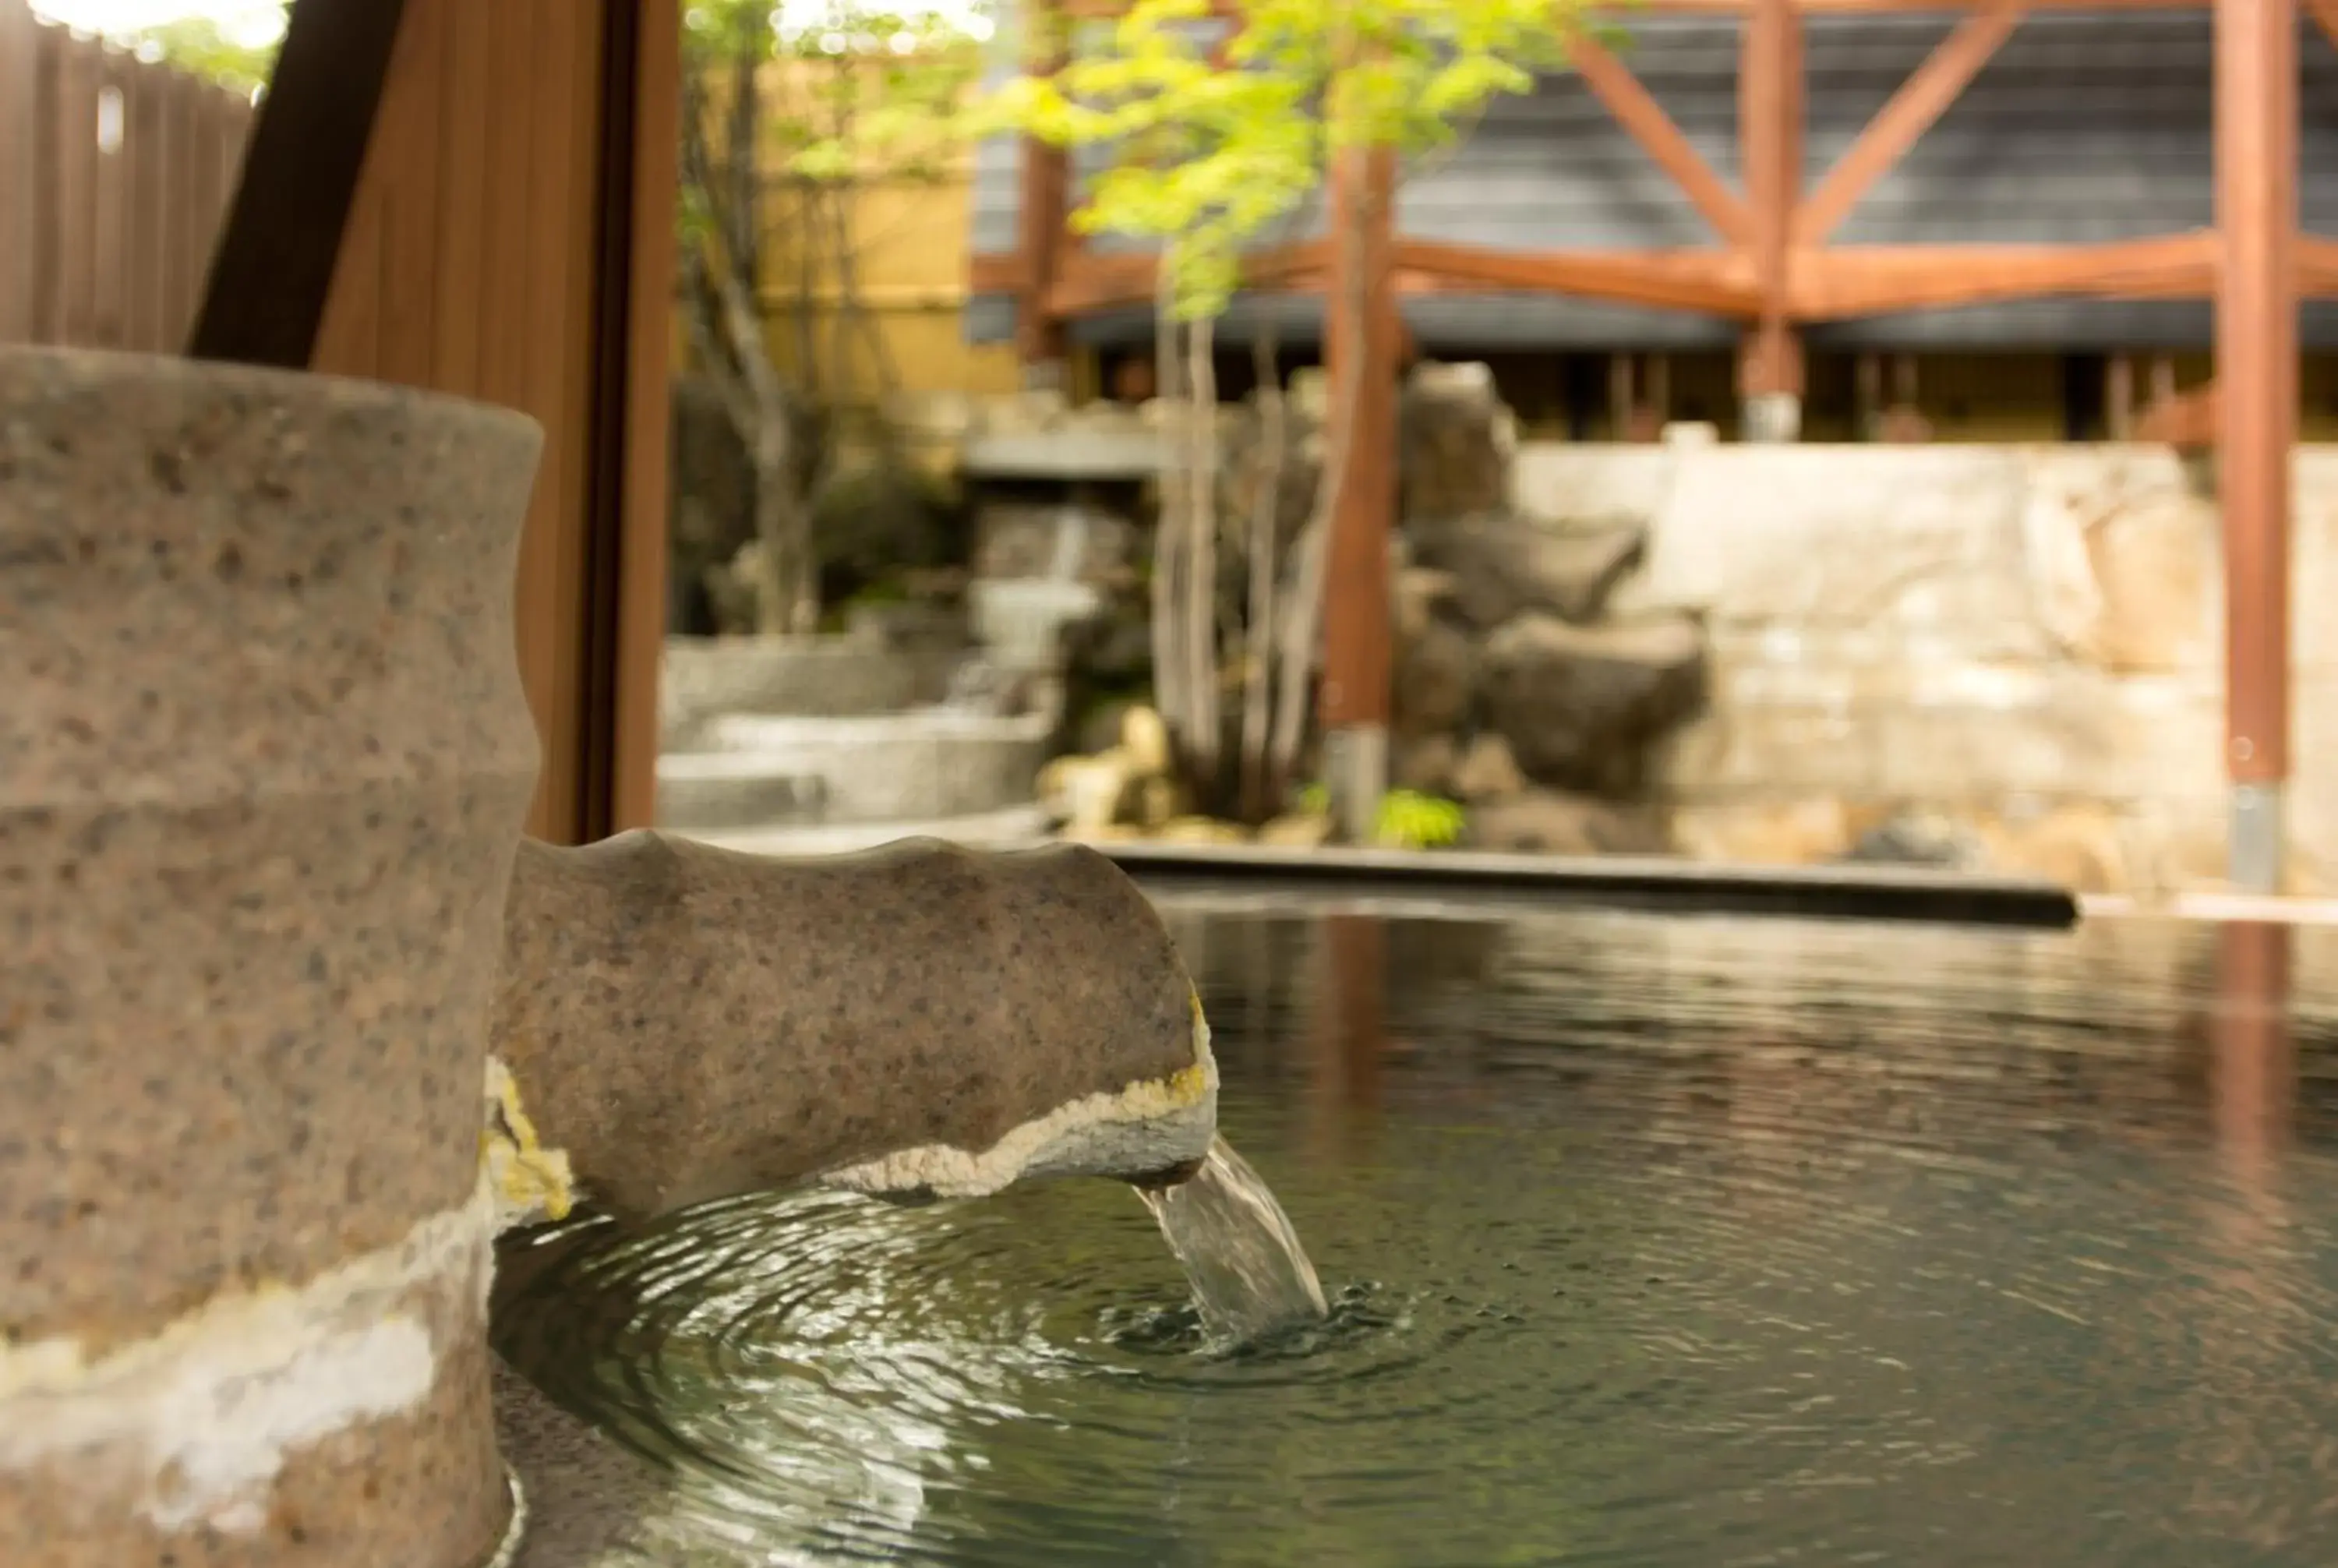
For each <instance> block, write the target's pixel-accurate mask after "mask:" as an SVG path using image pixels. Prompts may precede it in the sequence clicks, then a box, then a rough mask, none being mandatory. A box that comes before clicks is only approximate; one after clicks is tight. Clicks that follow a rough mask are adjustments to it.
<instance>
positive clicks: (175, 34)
mask: <svg viewBox="0 0 2338 1568" xmlns="http://www.w3.org/2000/svg"><path fill="white" fill-rule="evenodd" d="M122 42H123V43H124V44H128V45H129V46H130V47H131V48H133V49H134V50H136V51H137V54H138V57H139V58H140V59H142V60H156V61H161V62H162V64H167V65H169V66H170V67H171V68H172V70H174V71H183V72H185V73H187V74H188V75H190V76H193V77H196V78H197V79H199V80H201V81H204V82H209V83H214V84H215V85H218V86H221V87H226V88H230V89H231V90H233V91H234V92H237V93H257V92H259V91H260V89H261V88H262V87H265V86H267V85H268V77H269V73H270V72H272V71H274V70H275V69H276V45H275V44H259V45H256V46H255V45H252V44H239V43H237V42H236V41H235V40H234V39H232V38H230V37H229V36H228V35H227V34H225V33H223V32H221V30H220V25H219V24H218V23H217V22H215V21H213V20H212V19H211V18H210V17H208V16H182V17H180V18H178V19H177V20H176V21H172V22H162V23H158V24H157V25H154V26H152V27H142V28H140V29H139V30H138V31H137V32H135V33H133V34H129V35H128V36H126V37H125V38H123V40H122Z"/></svg>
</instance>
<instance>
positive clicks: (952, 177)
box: [763, 167, 1020, 403]
mask: <svg viewBox="0 0 2338 1568" xmlns="http://www.w3.org/2000/svg"><path fill="white" fill-rule="evenodd" d="M971 187H972V176H971V172H970V171H968V169H965V168H963V167H961V168H958V169H955V170H952V171H949V172H948V173H947V174H944V175H943V176H941V177H940V178H939V179H938V181H933V182H930V183H927V182H916V181H892V182H888V183H882V184H869V185H865V186H862V187H861V188H860V189H859V190H858V191H855V192H853V193H852V194H851V195H850V196H849V197H848V198H847V200H849V201H850V202H851V203H852V208H853V211H852V220H853V236H854V240H853V247H852V249H853V252H854V263H855V265H856V266H857V268H858V270H859V272H860V288H859V294H860V302H861V305H862V308H863V309H866V310H867V311H868V313H869V316H870V317H871V318H873V319H874V321H875V324H876V329H877V332H878V334H879V336H880V337H881V338H882V339H883V341H884V342H885V344H886V347H887V349H888V353H889V358H890V359H891V361H892V369H893V374H894V377H895V384H896V386H897V387H899V389H900V390H902V391H905V392H974V393H990V392H1011V391H1013V390H1015V388H1016V387H1017V386H1018V385H1019V379H1020V378H1019V373H1018V369H1017V363H1016V358H1015V351H1014V348H1013V347H1012V346H1011V345H1007V344H984V345H972V344H968V342H967V341H966V338H965V330H964V328H963V326H962V324H961V320H960V313H961V312H962V311H963V310H964V309H965V306H966V299H967V258H968V240H969V238H970V233H971V227H972V225H971V217H972V215H971V213H970V211H969V210H968V209H969V203H970V196H971ZM806 250H807V245H806V236H804V235H802V234H801V233H800V232H794V233H791V232H789V231H787V230H784V229H782V230H780V231H779V232H776V233H774V234H773V236H772V242H771V245H770V247H769V249H768V250H767V251H766V253H765V256H764V261H763V299H764V301H765V305H766V309H765V313H764V319H765V320H766V322H767V323H769V327H770V337H771V353H772V356H773V358H775V360H776V361H777V362H778V363H779V365H780V366H781V368H782V369H783V370H785V371H787V372H789V373H791V374H793V373H795V372H796V371H798V370H799V369H800V368H801V367H800V360H801V332H800V330H799V328H798V319H799V312H798V311H797V309H795V308H794V307H795V305H796V302H797V301H798V300H800V299H802V298H803V295H804V292H805V290H804V283H803V279H802V271H803V267H804V260H805V256H806ZM810 250H811V251H812V253H813V256H814V259H815V261H816V264H817V271H818V273H819V275H818V276H816V277H815V279H814V280H813V283H812V286H811V289H810V296H811V299H812V300H813V308H812V309H811V311H810V316H809V319H810V322H811V324H812V328H813V337H814V341H815V344H816V348H815V352H816V353H817V354H818V355H819V363H820V369H821V371H822V373H823V376H824V377H835V376H837V374H838V372H839V371H840V370H843V371H844V372H846V373H847V378H846V380H845V385H847V386H849V387H851V388H852V389H853V391H854V393H855V394H856V396H855V397H853V399H852V401H853V402H856V403H865V402H866V401H867V400H868V399H869V398H870V397H872V396H873V394H874V393H875V391H876V389H877V385H878V381H877V375H876V367H875V363H874V360H873V358H872V357H871V356H870V355H869V354H868V353H866V352H864V351H861V350H860V349H859V348H853V349H852V350H851V351H850V352H849V353H840V349H839V346H838V341H837V340H838V338H839V336H840V334H839V332H838V326H839V316H838V312H839V309H840V297H841V289H840V287H839V284H838V280H837V279H836V277H835V276H834V268H833V266H832V265H831V264H830V262H831V261H832V257H833V250H834V248H833V247H830V248H828V249H827V250H826V251H822V250H821V249H820V247H818V246H817V245H816V244H815V245H812V246H811V247H810Z"/></svg>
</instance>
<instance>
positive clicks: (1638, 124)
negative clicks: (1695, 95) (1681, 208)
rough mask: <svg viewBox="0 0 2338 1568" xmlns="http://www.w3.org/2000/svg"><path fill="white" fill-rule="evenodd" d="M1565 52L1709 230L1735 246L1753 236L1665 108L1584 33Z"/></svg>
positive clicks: (1741, 210)
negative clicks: (1710, 228)
mask: <svg viewBox="0 0 2338 1568" xmlns="http://www.w3.org/2000/svg"><path fill="white" fill-rule="evenodd" d="M1567 60H1568V63H1569V64H1572V65H1573V66H1574V67H1575V73H1576V74H1577V75H1578V76H1580V77H1582V78H1583V84H1584V85H1585V86H1586V87H1588V88H1590V89H1591V93H1592V95H1593V96H1594V97H1596V98H1597V99H1598V100H1599V102H1600V103H1603V104H1605V105H1606V109H1607V113H1609V114H1611V115H1613V116H1615V119H1616V123H1617V124H1618V125H1621V126H1622V127H1623V128H1624V132H1625V134H1626V135H1628V136H1629V137H1631V139H1632V140H1633V141H1634V142H1637V143H1639V146H1640V150H1641V151H1642V152H1645V153H1646V154H1647V155H1648V156H1649V157H1650V158H1651V159H1653V160H1654V161H1655V165H1656V167H1657V168H1659V169H1662V170H1663V171H1665V173H1667V174H1669V175H1671V176H1672V179H1673V183H1674V184H1675V185H1677V186H1679V187H1680V189H1681V193H1682V194H1683V195H1685V196H1686V197H1687V198H1688V199H1689V202H1690V204H1691V205H1692V206H1694V207H1695V209H1696V210H1697V211H1698V212H1699V213H1700V214H1702V215H1703V216H1704V220H1705V221H1706V222H1707V223H1709V224H1711V225H1712V227H1713V231H1714V233H1715V234H1718V235H1719V236H1721V238H1722V239H1724V240H1727V241H1728V242H1729V243H1731V244H1733V245H1742V244H1744V243H1745V242H1746V241H1747V239H1748V237H1749V235H1750V233H1751V228H1750V223H1749V220H1748V218H1747V216H1746V211H1745V203H1744V201H1742V200H1740V199H1739V197H1738V195H1737V193H1736V192H1735V191H1732V190H1731V189H1730V188H1729V186H1728V184H1727V182H1726V181H1724V180H1723V179H1722V178H1721V176H1720V175H1718V174H1716V173H1714V171H1713V168H1712V165H1710V164H1708V163H1707V162H1705V161H1704V159H1703V158H1701V157H1699V156H1698V155H1697V151H1696V149H1695V148H1694V147H1692V146H1690V145H1689V144H1688V138H1687V137H1685V136H1683V135H1682V134H1681V132H1680V127H1679V126H1677V125H1675V124H1674V123H1673V122H1672V116H1671V115H1669V114H1666V113H1665V111H1664V105H1662V104H1660V103H1657V102H1656V101H1655V98H1654V97H1652V96H1650V94H1649V93H1648V90H1647V89H1646V88H1645V87H1643V86H1642V85H1640V79H1639V78H1638V77H1636V76H1635V75H1633V74H1632V73H1631V72H1630V71H1629V70H1628V69H1626V67H1625V65H1624V63H1623V62H1622V61H1620V60H1618V59H1616V56H1615V55H1614V54H1610V53H1609V52H1608V51H1607V48H1606V45H1604V44H1600V43H1599V42H1598V41H1597V40H1596V39H1595V38H1593V37H1592V36H1591V35H1590V34H1587V33H1584V32H1581V31H1577V32H1576V33H1574V34H1571V35H1570V36H1569V37H1568V39H1567Z"/></svg>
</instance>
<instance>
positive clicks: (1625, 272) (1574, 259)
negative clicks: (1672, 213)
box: [1395, 240, 1760, 317]
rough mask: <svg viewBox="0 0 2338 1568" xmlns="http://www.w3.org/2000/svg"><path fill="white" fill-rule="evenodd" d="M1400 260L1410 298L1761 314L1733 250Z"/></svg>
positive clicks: (1746, 270) (1423, 249)
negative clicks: (1483, 295)
mask: <svg viewBox="0 0 2338 1568" xmlns="http://www.w3.org/2000/svg"><path fill="white" fill-rule="evenodd" d="M1395 254H1396V266H1397V268H1398V270H1399V273H1400V282H1399V287H1400V289H1402V290H1403V291H1405V292H1408V293H1413V292H1418V293H1437V292H1449V291H1454V290H1456V289H1499V290H1506V291H1515V292H1518V293H1524V294H1570V295H1578V296H1581V297H1582V298H1585V299H1606V300H1611V301H1613V302H1615V303H1616V304H1619V305H1638V306H1644V307H1647V308H1650V309H1659V310H1695V311H1699V312H1702V313H1704V314H1706V315H1713V316H1732V317H1750V316H1753V315H1756V314H1757V313H1758V312H1759V310H1760V296H1759V294H1758V292H1757V291H1756V289H1755V288H1754V286H1753V264H1752V262H1751V261H1750V260H1748V259H1747V258H1746V257H1745V256H1744V255H1743V254H1742V253H1737V252H1733V251H1726V250H1618V251H1600V250H1557V251H1513V250H1487V249H1485V248H1483V247H1480V246H1476V245H1448V244H1441V243H1438V242H1435V241H1432V240H1398V241H1396V246H1395Z"/></svg>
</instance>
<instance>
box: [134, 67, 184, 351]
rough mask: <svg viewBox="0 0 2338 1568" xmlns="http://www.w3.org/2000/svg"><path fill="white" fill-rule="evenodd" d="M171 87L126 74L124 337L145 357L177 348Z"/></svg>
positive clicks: (155, 73) (154, 74)
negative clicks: (166, 106) (166, 100)
mask: <svg viewBox="0 0 2338 1568" xmlns="http://www.w3.org/2000/svg"><path fill="white" fill-rule="evenodd" d="M169 86H170V78H169V77H168V76H167V75H166V74H165V73H163V72H162V71H161V70H159V69H157V68H155V67H153V66H151V65H141V66H138V67H137V68H136V69H134V70H133V71H131V72H129V73H127V74H126V76H125V78H124V82H123V94H124V99H123V116H122V124H123V137H122V155H123V162H124V164H125V168H124V173H123V186H124V188H125V189H126V190H127V191H129V193H130V194H129V201H130V222H129V226H128V239H127V240H126V243H127V245H128V248H129V255H128V258H127V261H126V267H127V270H126V272H125V275H124V278H123V288H124V290H125V292H126V295H127V298H126V299H125V300H124V302H123V338H124V340H125V341H126V342H127V344H128V346H129V347H131V348H135V349H137V350H138V351H139V352H140V353H142V354H161V353H166V352H169V351H170V350H172V349H174V348H177V347H178V340H177V339H175V338H166V337H165V336H164V335H163V320H164V309H163V295H162V275H163V254H164V247H165V244H166V240H165V238H164V235H163V232H162V225H163V204H162V160H163V158H164V156H165V154H164V152H163V147H162V128H163V119H162V107H163V95H164V94H165V93H167V92H168V90H169Z"/></svg>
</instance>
